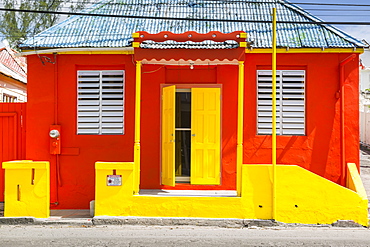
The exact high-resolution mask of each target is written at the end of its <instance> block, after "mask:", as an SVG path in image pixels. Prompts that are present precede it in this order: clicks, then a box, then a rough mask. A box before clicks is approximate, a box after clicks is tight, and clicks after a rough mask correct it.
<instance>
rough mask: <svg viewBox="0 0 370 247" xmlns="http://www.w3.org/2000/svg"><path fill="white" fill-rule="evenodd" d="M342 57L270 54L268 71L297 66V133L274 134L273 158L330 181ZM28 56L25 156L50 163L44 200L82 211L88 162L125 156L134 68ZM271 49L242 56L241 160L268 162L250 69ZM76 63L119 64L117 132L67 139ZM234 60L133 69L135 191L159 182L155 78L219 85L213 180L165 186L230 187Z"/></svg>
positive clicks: (354, 144)
mask: <svg viewBox="0 0 370 247" xmlns="http://www.w3.org/2000/svg"><path fill="white" fill-rule="evenodd" d="M347 56H348V55H346V54H279V55H278V64H279V66H278V69H305V70H306V71H307V74H306V81H307V83H306V88H307V89H306V90H307V91H306V99H307V100H306V114H307V115H306V130H307V136H279V137H278V139H277V141H278V163H283V164H297V165H300V166H302V167H305V168H307V169H309V170H311V171H313V172H315V173H317V174H319V175H321V176H323V177H325V178H328V179H330V180H332V181H334V182H338V179H339V177H340V173H341V172H340V169H341V168H340V121H339V120H340V111H339V110H340V107H339V102H340V101H339V99H338V98H337V97H336V95H337V92H338V90H339V63H340V62H341V61H342V60H343V59H345V58H346V57H347ZM50 59H51V60H54V59H56V63H55V64H51V63H46V64H45V65H42V63H41V62H40V60H39V58H38V57H37V56H29V57H28V66H29V74H28V80H29V82H28V95H29V97H28V104H27V113H28V123H27V157H26V158H27V159H34V160H49V161H50V162H51V186H52V187H51V193H52V194H51V200H52V203H55V204H56V203H58V206H57V207H58V208H88V207H89V201H90V200H93V199H94V174H95V173H94V172H95V171H94V163H95V162H96V161H133V144H134V98H135V65H134V63H133V59H132V56H130V55H57V56H56V58H54V56H52V55H50ZM270 64H271V55H269V54H247V55H246V62H245V106H244V107H245V113H244V156H243V157H244V163H246V164H265V163H270V162H271V158H270V157H271V144H270V143H271V138H270V137H269V136H257V135H256V70H257V69H270V67H269V65H270ZM78 69H98V70H102V69H125V71H126V85H125V115H124V118H125V121H124V124H125V135H118V136H94V135H92V136H89V135H76V120H77V117H76V114H77V113H76V108H77V107H76V106H77V102H76V98H77V95H76V91H77V85H76V77H77V70H78ZM345 78H346V99H345V102H346V115H345V119H346V162H355V163H357V164H358V161H359V157H358V101H357V99H358V88H357V87H358V85H357V82H358V57H357V58H356V59H355V61H351V62H350V63H348V64H347V65H346V67H345ZM237 80H238V66H236V65H220V66H195V68H194V69H193V70H191V69H190V66H189V67H187V66H185V67H176V66H167V67H165V66H162V65H143V68H142V101H141V103H142V116H141V162H142V163H141V188H169V187H166V186H161V185H160V148H161V147H160V117H161V114H160V98H161V85H163V84H177V85H184V84H195V83H198V84H217V85H220V86H221V88H222V147H221V148H222V149H221V150H222V185H220V186H190V185H181V186H176V187H175V189H190V188H191V189H235V166H236V164H235V162H236V127H237V83H238V81H237ZM52 124H60V125H61V140H62V154H61V155H59V156H58V158H57V157H56V156H55V155H50V154H49V145H50V143H49V142H50V140H49V136H48V132H49V127H50V125H52Z"/></svg>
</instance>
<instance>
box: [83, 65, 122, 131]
mask: <svg viewBox="0 0 370 247" xmlns="http://www.w3.org/2000/svg"><path fill="white" fill-rule="evenodd" d="M124 101H125V71H124V70H78V71H77V134H78V135H123V134H124V103H125V102H124Z"/></svg>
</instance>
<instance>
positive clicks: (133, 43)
mask: <svg viewBox="0 0 370 247" xmlns="http://www.w3.org/2000/svg"><path fill="white" fill-rule="evenodd" d="M132 47H134V48H139V47H140V42H132Z"/></svg>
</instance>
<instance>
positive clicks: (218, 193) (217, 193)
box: [138, 189, 237, 197]
mask: <svg viewBox="0 0 370 247" xmlns="http://www.w3.org/2000/svg"><path fill="white" fill-rule="evenodd" d="M138 196H195V197H236V196H237V193H236V190H160V189H157V190H140V192H139V195H138Z"/></svg>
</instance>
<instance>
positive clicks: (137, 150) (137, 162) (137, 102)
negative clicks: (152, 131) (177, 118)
mask: <svg viewBox="0 0 370 247" xmlns="http://www.w3.org/2000/svg"><path fill="white" fill-rule="evenodd" d="M140 102H141V61H136V93H135V144H134V163H135V168H134V194H135V195H137V194H139V190H140V188H139V187H140V109H141V103H140Z"/></svg>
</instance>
